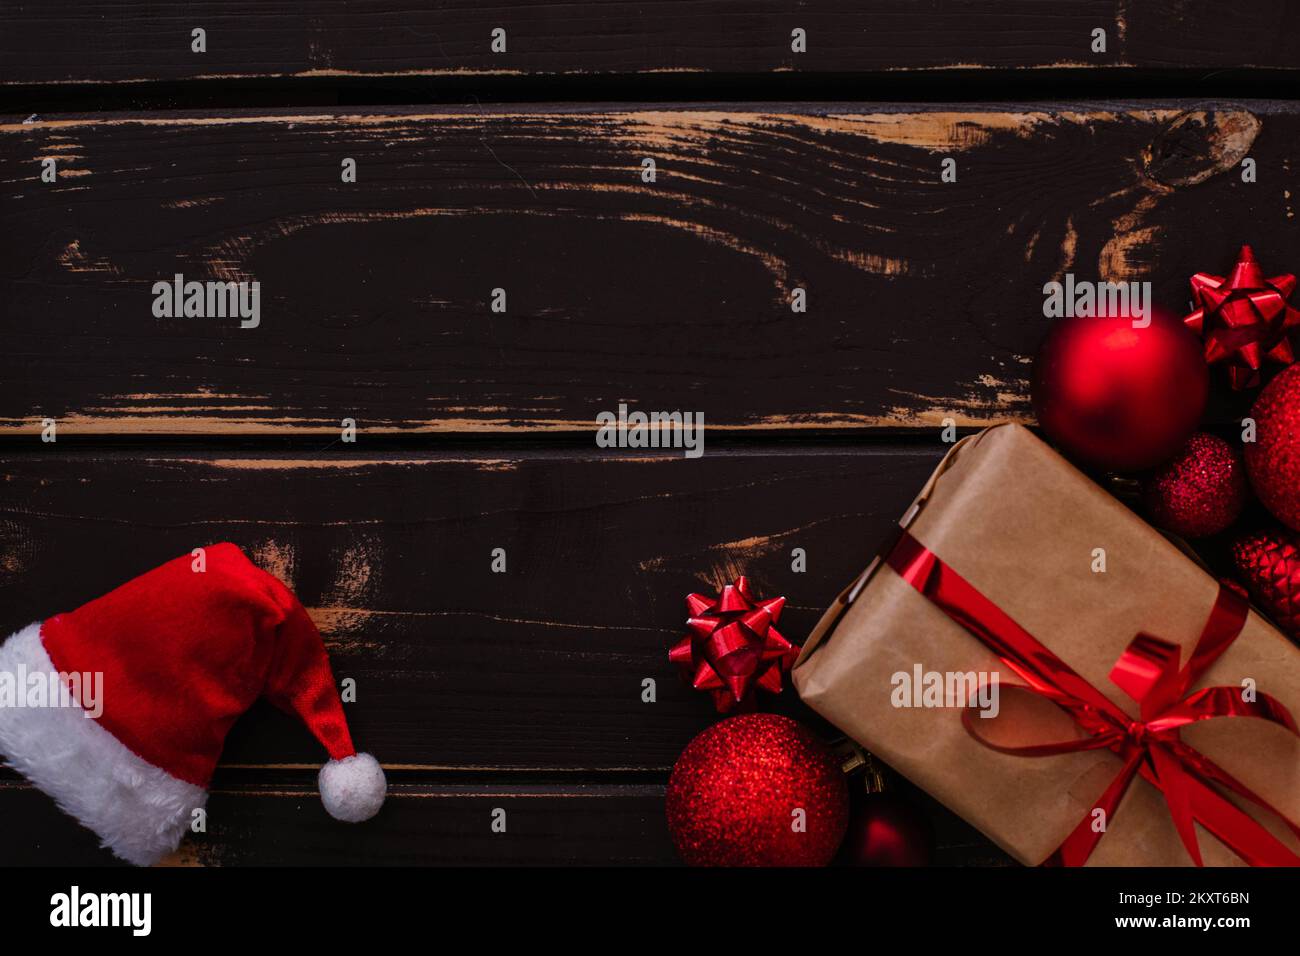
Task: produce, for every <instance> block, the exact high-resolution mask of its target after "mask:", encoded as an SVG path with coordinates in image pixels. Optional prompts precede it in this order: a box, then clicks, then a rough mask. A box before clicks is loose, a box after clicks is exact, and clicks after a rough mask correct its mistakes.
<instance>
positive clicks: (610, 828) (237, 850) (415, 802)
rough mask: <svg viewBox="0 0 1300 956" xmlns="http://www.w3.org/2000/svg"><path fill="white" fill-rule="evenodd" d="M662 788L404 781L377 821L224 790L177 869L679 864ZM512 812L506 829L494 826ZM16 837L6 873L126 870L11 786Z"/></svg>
mask: <svg viewBox="0 0 1300 956" xmlns="http://www.w3.org/2000/svg"><path fill="white" fill-rule="evenodd" d="M663 789H664V788H663V786H662V785H618V784H607V785H597V784H593V785H588V786H583V787H572V788H566V789H557V788H555V787H544V786H533V785H513V786H502V785H495V784H490V785H485V786H478V787H437V788H434V787H417V786H405V785H395V786H394V787H393V789H392V791H391V792H390V794H389V797H388V800H387V802H386V803H385V805H384V808H383V810H381V811H380V814H379V816H377V817H376V818H375V819H373V820H371V821H369V822H367V823H365V824H362V825H357V826H351V825H347V824H342V823H339V822H338V821H336V820H333V819H331V818H330V817H329V815H328V814H326V813H325V810H324V808H323V807H322V806H321V802H320V797H319V795H318V794H317V793H316V791H315V790H314V789H312V787H311V786H310V784H309V783H308V781H307V780H306V779H305V778H304V779H303V780H300V781H299V782H298V783H295V784H281V785H277V786H275V787H257V786H244V787H241V788H238V789H222V788H220V787H217V788H214V790H213V792H212V795H211V797H210V798H209V802H208V807H207V810H208V821H207V826H208V829H207V832H205V833H199V834H189V835H188V836H187V837H186V839H185V841H184V843H182V845H181V848H180V849H179V850H178V851H177V852H176V853H175V854H173V855H172V856H171V857H170V858H169V859H168V860H167V865H177V866H222V865H233V864H257V865H282V864H295V865H304V866H311V865H321V866H329V865H332V866H343V865H356V864H372V865H373V864H388V865H402V864H405V865H430V864H496V865H520V864H528V865H543V864H546V865H552V866H555V865H566V864H568V865H574V864H578V865H581V864H587V865H593V864H603V865H614V864H620V865H629V864H645V863H660V864H662V863H672V862H674V860H675V856H674V853H673V848H672V843H671V841H670V840H669V837H668V831H667V827H666V825H665V823H664V817H663ZM498 808H500V809H504V810H505V811H506V827H507V828H506V832H505V833H494V832H493V831H492V829H491V823H492V812H493V810H495V809H498ZM0 814H3V815H4V819H5V823H6V827H7V831H8V833H9V834H10V837H9V838H8V839H6V840H5V841H4V844H3V845H0V865H4V866H37V865H44V866H50V865H59V866H92V865H122V864H121V863H120V862H119V861H117V860H115V859H114V858H113V857H112V855H111V854H110V853H109V852H108V851H106V850H102V849H100V848H99V847H98V845H97V840H96V839H95V837H94V835H93V834H92V833H91V832H90V831H88V830H85V829H83V828H81V827H79V826H77V824H76V823H75V822H74V821H72V820H71V819H69V818H68V817H66V816H64V815H63V814H62V813H61V812H60V811H59V810H58V808H57V807H56V806H55V805H54V802H53V801H52V800H50V799H49V798H48V797H46V796H45V795H44V794H42V793H40V792H39V791H37V790H34V789H32V788H30V787H27V786H26V785H24V784H22V783H19V782H17V781H12V780H10V781H0Z"/></svg>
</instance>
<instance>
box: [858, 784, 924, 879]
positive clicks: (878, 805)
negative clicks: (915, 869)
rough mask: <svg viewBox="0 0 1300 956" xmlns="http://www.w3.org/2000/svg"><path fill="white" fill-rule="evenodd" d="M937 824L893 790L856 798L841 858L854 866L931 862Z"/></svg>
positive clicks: (922, 864)
mask: <svg viewBox="0 0 1300 956" xmlns="http://www.w3.org/2000/svg"><path fill="white" fill-rule="evenodd" d="M933 852H934V828H933V827H931V825H930V821H929V820H928V819H927V818H926V816H925V814H923V813H922V812H921V810H920V809H919V808H918V807H917V806H915V805H914V804H912V803H911V802H909V801H907V800H904V799H902V798H901V797H899V795H898V794H896V793H894V792H893V791H892V790H886V791H884V792H883V793H866V792H864V793H862V795H861V796H855V797H854V798H853V804H852V809H851V810H850V815H849V829H848V832H847V833H846V834H845V835H844V844H843V846H842V847H841V848H840V857H839V858H840V861H841V862H843V863H847V864H849V865H851V866H929V865H930V857H931V855H932V853H933Z"/></svg>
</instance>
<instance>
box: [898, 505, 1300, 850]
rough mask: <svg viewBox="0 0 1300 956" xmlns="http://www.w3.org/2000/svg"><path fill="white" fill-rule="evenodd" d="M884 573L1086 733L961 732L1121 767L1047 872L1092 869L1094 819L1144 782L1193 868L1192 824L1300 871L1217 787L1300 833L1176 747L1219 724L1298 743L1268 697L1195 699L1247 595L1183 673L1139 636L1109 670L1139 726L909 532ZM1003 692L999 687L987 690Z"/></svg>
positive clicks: (1219, 616) (1164, 650)
mask: <svg viewBox="0 0 1300 956" xmlns="http://www.w3.org/2000/svg"><path fill="white" fill-rule="evenodd" d="M887 563H888V564H889V566H890V567H891V568H893V569H894V571H896V572H897V573H898V574H899V576H901V577H902V578H903V579H904V580H905V581H907V582H908V583H909V584H911V585H912V586H913V587H914V588H916V590H917V591H919V592H920V593H921V594H923V595H924V596H925V597H927V598H928V599H929V600H930V601H931V602H933V603H934V604H935V605H936V606H937V607H938V608H939V609H940V610H942V611H943V612H944V613H945V614H947V615H948V616H949V617H950V618H951V619H952V620H953V621H955V622H956V623H958V624H960V625H961V626H962V627H964V628H965V629H966V630H967V631H969V632H970V633H971V634H972V635H973V636H974V637H975V638H976V639H978V640H979V641H980V642H981V643H983V644H984V645H985V646H986V647H988V648H989V650H991V651H993V653H994V654H996V655H997V656H998V657H999V658H1001V660H1002V662H1003V663H1004V664H1006V665H1007V667H1009V668H1010V669H1011V670H1013V671H1014V672H1015V673H1016V674H1018V675H1019V676H1020V677H1021V678H1022V679H1023V680H1024V681H1025V683H1026V684H1027V685H1028V687H1027V689H1028V690H1029V691H1030V692H1032V693H1035V694H1038V695H1041V696H1042V697H1046V698H1047V699H1048V700H1050V701H1052V702H1054V703H1055V704H1057V705H1058V706H1060V707H1061V708H1062V709H1064V710H1065V711H1066V712H1067V713H1068V714H1070V716H1071V717H1073V718H1074V721H1075V723H1076V724H1078V726H1079V727H1080V728H1081V729H1082V730H1083V731H1084V732H1085V734H1086V736H1084V737H1082V738H1077V739H1074V740H1065V741H1060V742H1056V743H1048V744H1037V745H1032V746H1025V747H1007V746H1001V745H998V744H994V743H992V742H990V741H989V740H986V739H985V738H983V737H981V736H980V735H979V733H978V732H977V730H976V725H975V720H974V718H973V716H972V715H973V711H972V709H971V708H966V709H965V710H963V712H962V723H963V724H964V725H965V727H966V730H967V731H968V732H969V733H970V734H971V736H972V737H974V738H975V739H976V740H978V741H979V742H980V743H981V744H983V745H984V746H986V747H989V748H991V749H993V750H997V751H1000V752H1002V753H1008V754H1014V755H1017V756H1023V757H1046V756H1051V755H1054V754H1064V753H1075V752H1078V751H1082V750H1100V749H1107V750H1111V751H1113V752H1114V753H1116V754H1117V755H1118V756H1119V757H1120V758H1121V759H1122V760H1123V766H1122V767H1121V768H1120V771H1119V773H1118V774H1117V775H1116V776H1115V779H1114V780H1113V781H1112V782H1111V784H1110V786H1108V787H1107V788H1106V790H1105V792H1104V793H1103V794H1102V795H1101V798H1100V799H1099V800H1098V801H1097V805H1096V808H1094V812H1090V813H1088V814H1086V815H1085V816H1084V818H1083V820H1082V821H1080V823H1079V825H1078V826H1076V827H1075V829H1074V831H1073V832H1072V833H1071V834H1070V835H1069V836H1068V837H1067V838H1066V839H1065V842H1064V843H1062V844H1061V846H1060V847H1059V848H1058V849H1057V850H1056V852H1055V853H1053V854H1052V856H1051V857H1049V858H1048V860H1047V861H1046V862H1047V863H1050V864H1057V865H1064V866H1080V865H1082V864H1083V863H1084V862H1086V861H1087V859H1088V857H1089V856H1090V855H1091V854H1092V851H1093V849H1094V848H1095V847H1096V845H1097V843H1098V842H1099V841H1100V840H1101V838H1102V836H1103V835H1104V832H1105V831H1104V828H1102V829H1100V830H1099V829H1097V828H1096V827H1095V826H1094V815H1095V809H1097V808H1100V809H1101V810H1103V811H1104V813H1105V817H1104V822H1105V823H1106V824H1107V825H1108V824H1109V822H1110V821H1112V820H1113V819H1114V815H1115V809H1116V807H1118V806H1119V802H1120V799H1121V798H1122V797H1123V796H1124V793H1125V791H1127V790H1128V788H1129V785H1130V784H1132V782H1133V779H1134V778H1135V777H1136V776H1138V775H1139V774H1140V775H1141V776H1142V777H1143V779H1145V780H1146V781H1147V782H1148V783H1150V784H1151V785H1152V786H1154V787H1156V788H1157V789H1158V790H1160V791H1161V792H1162V793H1163V794H1164V798H1165V803H1166V804H1167V805H1168V807H1169V812H1170V815H1171V816H1172V817H1173V821H1174V826H1175V827H1176V828H1177V830H1178V835H1179V836H1180V837H1181V839H1182V841H1183V846H1185V847H1186V848H1187V852H1188V853H1189V854H1190V855H1191V857H1192V859H1193V860H1194V861H1195V862H1196V865H1197V866H1201V865H1203V864H1202V860H1201V851H1200V847H1199V846H1198V845H1197V841H1196V829H1195V827H1194V826H1193V824H1194V823H1199V824H1200V825H1201V826H1203V827H1205V828H1206V829H1207V830H1208V831H1209V832H1210V833H1212V834H1213V835H1214V836H1215V837H1217V838H1218V839H1219V840H1220V841H1222V842H1223V843H1224V844H1225V845H1226V846H1227V847H1228V848H1229V849H1231V850H1232V851H1233V852H1234V853H1236V854H1237V855H1238V856H1239V857H1241V858H1242V859H1243V860H1245V861H1246V862H1247V863H1249V864H1251V865H1252V866H1296V865H1300V856H1297V855H1296V854H1295V853H1294V852H1292V851H1291V850H1290V849H1289V848H1288V847H1287V846H1286V845H1284V844H1283V843H1282V842H1281V841H1279V840H1278V839H1277V838H1276V837H1275V836H1273V834H1271V833H1269V832H1268V830H1266V829H1265V828H1264V827H1263V826H1261V825H1260V824H1259V822H1258V821H1256V820H1255V819H1253V818H1252V817H1250V816H1249V815H1247V814H1246V813H1244V812H1243V811H1242V810H1240V809H1239V808H1238V807H1237V806H1236V805H1235V804H1233V803H1232V802H1231V801H1229V800H1228V799H1227V798H1226V797H1224V796H1223V795H1222V794H1221V793H1220V792H1219V791H1218V790H1216V789H1215V788H1214V787H1213V786H1212V784H1218V785H1219V786H1221V787H1224V788H1226V789H1227V790H1229V791H1231V792H1233V793H1235V794H1237V795H1238V796H1241V797H1244V798H1245V799H1247V800H1249V801H1251V802H1252V803H1254V804H1256V805H1257V806H1259V807H1261V808H1263V809H1265V810H1267V811H1269V812H1270V813H1273V814H1274V815H1276V816H1277V817H1278V818H1280V819H1281V820H1282V821H1283V822H1284V823H1285V824H1286V825H1287V826H1288V827H1289V828H1290V830H1291V832H1292V833H1294V834H1296V836H1297V837H1300V826H1297V825H1296V824H1295V823H1293V822H1292V821H1290V820H1288V819H1287V818H1286V817H1285V816H1284V815H1283V814H1282V813H1281V812H1280V811H1278V810H1277V809H1275V808H1274V807H1272V806H1271V805H1269V804H1268V803H1267V802H1266V801H1265V800H1263V799H1262V798H1261V797H1259V796H1257V795H1256V794H1254V793H1252V792H1251V791H1250V790H1249V789H1248V788H1247V787H1246V786H1245V785H1244V784H1242V783H1241V782H1240V781H1238V780H1237V779H1235V778H1234V777H1232V776H1231V775H1229V774H1228V773H1227V772H1226V771H1224V770H1223V769H1221V768H1220V767H1218V766H1216V765H1215V764H1214V763H1213V762H1212V761H1210V760H1209V758H1207V757H1206V756H1205V755H1204V754H1202V753H1200V752H1199V751H1197V750H1195V749H1194V748H1192V747H1190V746H1188V745H1187V744H1186V743H1184V742H1183V741H1182V740H1181V739H1180V737H1179V734H1180V732H1181V730H1182V728H1183V727H1185V726H1187V725H1188V724H1190V723H1193V722H1194V721H1197V720H1206V719H1209V718H1212V717H1256V718H1260V719H1262V720H1266V721H1269V722H1270V723H1274V724H1278V725H1280V726H1282V727H1285V728H1286V729H1287V730H1289V731H1290V732H1291V733H1292V734H1297V736H1300V731H1297V729H1296V724H1295V721H1294V720H1293V719H1292V717H1291V714H1290V713H1289V712H1288V711H1287V709H1286V708H1285V707H1284V706H1283V705H1282V704H1281V703H1280V702H1278V701H1277V700H1275V699H1274V698H1272V697H1270V696H1269V695H1267V694H1264V693H1258V694H1257V695H1256V697H1255V699H1254V700H1246V699H1245V695H1244V694H1243V692H1242V688H1240V687H1230V686H1224V687H1206V688H1202V689H1201V690H1197V691H1191V692H1190V693H1189V691H1190V690H1191V687H1192V686H1193V685H1194V684H1195V683H1196V681H1197V679H1198V678H1199V677H1200V676H1201V675H1202V674H1203V673H1204V672H1205V671H1206V669H1207V668H1209V666H1210V665H1211V664H1213V663H1214V661H1215V660H1217V659H1218V657H1219V655H1221V654H1222V653H1223V652H1224V651H1225V650H1226V649H1227V648H1228V646H1229V645H1231V644H1232V642H1233V641H1234V640H1236V639H1237V635H1238V634H1240V633H1241V628H1242V626H1243V625H1244V624H1245V622H1246V613H1247V610H1248V605H1247V604H1246V602H1245V601H1244V600H1243V599H1242V598H1241V596H1240V595H1238V594H1235V593H1234V592H1232V591H1231V590H1229V589H1227V588H1223V587H1220V589H1219V594H1218V597H1217V599H1216V600H1215V602H1214V607H1213V608H1212V609H1211V610H1210V616H1209V618H1208V620H1207V621H1206V624H1205V629H1204V630H1203V631H1202V632H1201V636H1200V638H1199V639H1198V640H1197V642H1196V646H1195V647H1194V648H1193V649H1192V654H1191V657H1190V658H1189V659H1188V661H1187V664H1186V666H1185V667H1183V668H1182V669H1181V670H1179V667H1178V659H1179V648H1178V646H1177V645H1176V644H1171V643H1169V642H1168V641H1164V640H1161V639H1159V638H1156V637H1152V636H1151V635H1149V634H1139V635H1138V636H1137V637H1136V638H1134V639H1133V641H1132V643H1130V644H1129V646H1128V648H1127V649H1126V650H1125V651H1124V653H1123V654H1121V655H1120V658H1119V660H1118V661H1117V662H1116V664H1115V667H1114V669H1113V670H1111V672H1110V679H1111V680H1112V681H1113V682H1114V683H1115V684H1116V685H1118V686H1119V688H1120V689H1121V690H1123V691H1124V693H1126V694H1127V695H1128V696H1129V697H1131V698H1132V699H1133V700H1134V701H1135V702H1136V703H1137V704H1138V708H1139V717H1138V719H1137V720H1134V719H1133V718H1131V717H1130V716H1129V715H1128V714H1127V713H1125V712H1124V711H1123V710H1122V709H1121V708H1119V707H1118V706H1116V705H1115V704H1114V703H1113V702H1111V700H1110V699H1109V698H1107V697H1106V696H1105V695H1104V694H1102V693H1101V692H1100V691H1099V690H1097V689H1096V688H1095V687H1093V686H1092V685H1091V684H1089V683H1088V682H1087V681H1086V680H1084V679H1083V678H1082V677H1080V676H1079V675H1078V674H1077V673H1075V672H1074V671H1073V670H1072V669H1071V668H1070V667H1069V666H1068V665H1067V664H1066V663H1065V662H1064V661H1062V660H1061V659H1060V658H1059V657H1057V656H1056V655H1055V654H1053V653H1052V652H1051V651H1050V650H1048V649H1047V648H1046V647H1045V646H1043V645H1042V644H1041V643H1039V641H1038V640H1036V639H1035V638H1034V637H1033V636H1032V635H1031V634H1030V633H1029V632H1028V631H1026V630H1024V629H1023V628H1022V627H1020V625H1018V624H1017V623H1016V622H1015V621H1013V620H1012V619H1011V618H1010V617H1008V616H1007V615H1006V614H1004V613H1003V612H1002V611H1001V610H1000V609H999V608H998V607H997V606H996V605H995V604H993V602H992V601H990V600H989V599H988V598H986V597H985V596H984V595H983V594H981V593H980V592H979V591H978V590H977V589H976V588H975V587H974V586H973V585H972V584H970V582H968V581H967V580H966V579H965V578H963V577H961V575H959V574H957V572H955V571H954V570H953V569H952V568H950V567H949V566H948V565H946V564H944V563H943V561H942V560H940V559H939V557H938V556H937V555H935V554H934V552H932V551H930V550H929V549H928V548H926V547H925V546H924V545H922V544H921V543H920V542H919V541H917V540H916V538H914V537H912V535H911V534H909V533H907V532H906V531H905V532H903V536H902V538H900V539H899V541H898V543H897V544H896V545H895V546H894V548H893V550H892V551H891V552H890V554H889V557H888V558H887ZM996 683H997V681H996V680H995V681H993V682H991V684H996Z"/></svg>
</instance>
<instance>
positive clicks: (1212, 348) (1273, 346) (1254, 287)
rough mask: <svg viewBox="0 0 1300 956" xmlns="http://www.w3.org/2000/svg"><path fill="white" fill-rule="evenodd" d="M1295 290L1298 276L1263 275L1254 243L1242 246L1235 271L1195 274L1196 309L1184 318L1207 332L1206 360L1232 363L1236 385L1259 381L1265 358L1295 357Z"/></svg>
mask: <svg viewBox="0 0 1300 956" xmlns="http://www.w3.org/2000/svg"><path fill="white" fill-rule="evenodd" d="M1294 291H1295V276H1293V275H1289V274H1286V275H1280V276H1274V277H1273V278H1271V279H1266V278H1264V270H1262V269H1261V268H1260V267H1259V263H1258V262H1256V261H1255V254H1254V253H1253V252H1252V251H1251V249H1250V246H1242V247H1241V254H1240V256H1239V257H1238V258H1237V265H1236V266H1235V267H1234V268H1233V270H1232V275H1230V276H1228V277H1227V278H1224V277H1223V276H1214V275H1210V274H1209V273H1207V272H1198V273H1196V275H1194V276H1192V304H1193V305H1195V306H1196V310H1195V311H1194V312H1192V313H1191V314H1190V315H1188V316H1187V317H1186V318H1184V319H1183V322H1184V323H1186V324H1187V327H1188V328H1190V329H1191V330H1192V331H1193V332H1196V333H1197V334H1198V335H1204V336H1205V361H1206V362H1208V363H1210V364H1211V365H1213V364H1215V363H1216V362H1223V363H1225V364H1226V365H1227V366H1228V376H1229V380H1230V381H1231V382H1232V387H1233V388H1236V389H1241V388H1253V387H1254V386H1256V385H1258V384H1259V379H1260V375H1259V370H1260V367H1261V366H1262V365H1263V364H1264V362H1265V361H1269V362H1275V363H1277V364H1280V365H1290V364H1291V363H1292V362H1294V361H1295V351H1294V349H1293V347H1292V341H1291V340H1292V335H1293V333H1294V332H1295V330H1296V329H1297V327H1300V312H1297V311H1296V310H1295V309H1293V308H1291V306H1289V305H1287V303H1286V300H1287V299H1289V298H1290V297H1291V293H1292V292H1294Z"/></svg>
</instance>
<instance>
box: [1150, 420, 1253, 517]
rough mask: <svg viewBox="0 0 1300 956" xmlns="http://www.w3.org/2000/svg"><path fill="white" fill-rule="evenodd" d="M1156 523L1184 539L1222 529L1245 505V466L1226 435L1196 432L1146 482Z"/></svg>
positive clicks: (1152, 514) (1151, 515)
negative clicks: (1227, 440) (1222, 436)
mask: <svg viewBox="0 0 1300 956" xmlns="http://www.w3.org/2000/svg"><path fill="white" fill-rule="evenodd" d="M1142 504H1143V507H1144V509H1145V510H1146V513H1147V515H1148V516H1149V517H1150V518H1151V521H1152V523H1154V524H1155V525H1156V526H1157V527H1160V528H1164V529H1165V530H1166V531H1172V532H1173V533H1174V534H1179V535H1182V536H1183V537H1185V538H1200V537H1204V536H1205V535H1209V534H1218V533H1219V532H1220V531H1224V530H1226V529H1227V528H1228V526H1229V525H1231V524H1232V523H1233V522H1234V521H1236V520H1237V516H1238V515H1240V514H1241V509H1242V508H1244V507H1245V506H1246V469H1245V466H1244V465H1243V464H1242V461H1241V456H1240V455H1239V454H1238V453H1237V451H1236V449H1234V448H1233V447H1232V446H1231V445H1229V444H1228V443H1227V442H1226V441H1224V440H1223V439H1222V438H1218V437H1216V436H1214V435H1207V434H1205V433H1204V432H1197V433H1196V434H1195V435H1193V436H1192V437H1191V438H1189V439H1188V440H1187V444H1185V445H1184V446H1183V449H1182V451H1180V452H1179V453H1178V454H1177V455H1176V456H1174V458H1173V459H1172V460H1170V461H1169V462H1166V463H1165V464H1164V465H1161V466H1160V468H1159V469H1157V470H1156V471H1155V473H1154V474H1152V475H1150V476H1149V477H1148V478H1147V479H1146V480H1145V481H1144V482H1143V485H1142Z"/></svg>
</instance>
